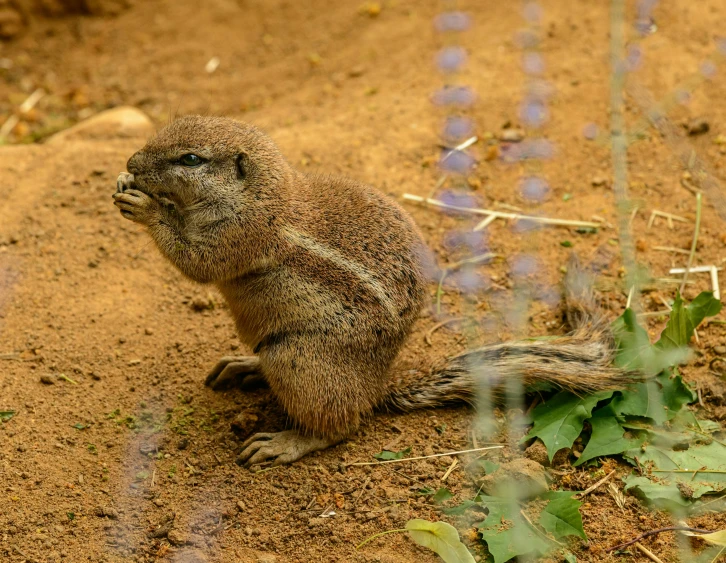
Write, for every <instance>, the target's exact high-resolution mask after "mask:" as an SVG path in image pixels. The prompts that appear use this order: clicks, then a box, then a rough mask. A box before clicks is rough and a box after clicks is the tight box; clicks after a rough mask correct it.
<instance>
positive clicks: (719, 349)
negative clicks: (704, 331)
mask: <svg viewBox="0 0 726 563" xmlns="http://www.w3.org/2000/svg"><path fill="white" fill-rule="evenodd" d="M713 353H714V354H718V355H719V356H723V355H725V354H726V346H714V347H713Z"/></svg>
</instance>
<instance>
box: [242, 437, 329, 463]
mask: <svg viewBox="0 0 726 563" xmlns="http://www.w3.org/2000/svg"><path fill="white" fill-rule="evenodd" d="M339 441H340V440H331V439H326V438H315V437H313V436H303V435H302V434H299V433H298V432H296V431H295V430H286V431H284V432H260V433H258V434H253V435H252V436H251V437H250V438H248V439H247V441H246V442H245V443H244V444H242V447H243V448H244V449H243V450H242V453H241V454H240V455H239V457H238V458H237V465H244V466H245V467H249V466H250V465H255V464H257V463H262V462H263V461H267V460H272V465H282V464H285V463H292V462H293V461H297V460H298V459H300V458H301V457H303V456H305V455H307V454H309V453H310V452H315V451H317V450H324V449H325V448H328V447H330V446H332V445H334V444H337V443H338V442H339Z"/></svg>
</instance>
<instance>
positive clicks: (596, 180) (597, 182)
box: [590, 176, 607, 187]
mask: <svg viewBox="0 0 726 563" xmlns="http://www.w3.org/2000/svg"><path fill="white" fill-rule="evenodd" d="M590 183H591V184H592V185H593V186H595V187H599V186H604V185H605V184H606V183H607V180H606V179H605V178H603V177H602V176H595V177H594V178H593V179H592V180H590Z"/></svg>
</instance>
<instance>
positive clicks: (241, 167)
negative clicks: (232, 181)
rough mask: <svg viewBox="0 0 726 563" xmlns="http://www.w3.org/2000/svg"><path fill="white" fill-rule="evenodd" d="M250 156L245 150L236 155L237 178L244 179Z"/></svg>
mask: <svg viewBox="0 0 726 563" xmlns="http://www.w3.org/2000/svg"><path fill="white" fill-rule="evenodd" d="M249 162H250V157H249V156H248V155H247V153H246V152H241V153H239V154H238V155H237V178H239V179H240V180H244V179H245V178H246V177H247V169H248V168H249V166H248V165H249Z"/></svg>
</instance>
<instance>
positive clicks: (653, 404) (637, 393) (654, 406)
mask: <svg viewBox="0 0 726 563" xmlns="http://www.w3.org/2000/svg"><path fill="white" fill-rule="evenodd" d="M695 399H696V395H695V394H694V393H693V391H691V390H690V389H689V388H688V387H687V386H686V385H685V384H684V383H683V380H682V379H681V377H680V376H679V375H676V376H674V377H670V376H669V375H668V373H667V372H666V373H663V374H661V375H659V376H658V377H656V378H655V379H653V380H650V381H645V382H643V383H638V384H637V385H634V386H633V387H632V389H631V390H630V391H628V392H627V393H623V394H620V395H618V396H616V397H615V398H614V399H613V401H612V403H611V404H612V408H613V411H614V412H615V414H617V415H629V416H642V417H646V418H651V419H653V421H654V422H655V423H656V424H663V423H664V422H666V421H667V420H671V419H672V418H674V417H675V416H676V415H677V414H678V412H679V411H680V410H681V408H682V407H683V405H685V404H687V403H690V402H692V401H694V400H695Z"/></svg>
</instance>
